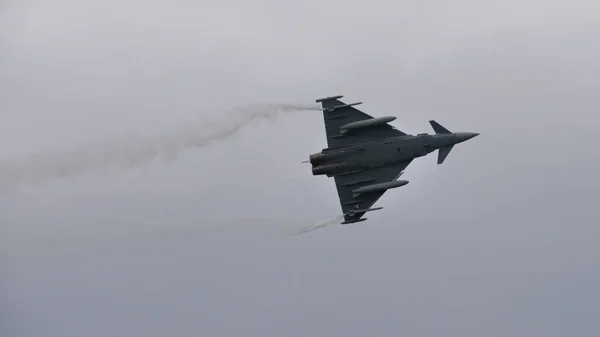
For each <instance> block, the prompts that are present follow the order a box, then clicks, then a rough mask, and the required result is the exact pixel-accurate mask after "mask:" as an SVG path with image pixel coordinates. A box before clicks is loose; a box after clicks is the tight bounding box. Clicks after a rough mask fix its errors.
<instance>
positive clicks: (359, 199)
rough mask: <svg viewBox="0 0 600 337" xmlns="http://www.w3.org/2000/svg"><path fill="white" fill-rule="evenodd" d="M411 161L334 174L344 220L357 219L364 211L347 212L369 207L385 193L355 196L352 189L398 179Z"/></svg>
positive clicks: (351, 220) (353, 220) (352, 220)
mask: <svg viewBox="0 0 600 337" xmlns="http://www.w3.org/2000/svg"><path fill="white" fill-rule="evenodd" d="M411 162H412V159H411V160H408V161H405V162H402V163H398V164H392V165H386V166H381V167H377V168H372V169H368V170H364V171H359V172H356V173H351V174H347V175H339V176H335V177H334V179H335V187H336V188H337V192H338V197H339V198H340V205H341V207H342V212H343V213H344V220H345V221H347V222H356V221H358V220H359V219H360V218H361V217H362V216H363V214H365V212H364V211H361V212H356V213H354V214H352V215H350V214H348V212H350V211H353V210H366V209H369V208H371V207H372V206H373V205H374V204H375V203H376V202H377V200H379V198H381V196H382V195H383V194H384V193H385V191H382V192H373V193H366V194H359V195H357V196H355V195H354V194H353V193H352V191H353V190H356V189H357V188H359V187H362V186H367V185H372V184H380V183H385V182H390V181H395V180H396V179H398V177H400V175H401V174H402V173H403V171H404V170H405V169H406V167H408V165H410V163H411Z"/></svg>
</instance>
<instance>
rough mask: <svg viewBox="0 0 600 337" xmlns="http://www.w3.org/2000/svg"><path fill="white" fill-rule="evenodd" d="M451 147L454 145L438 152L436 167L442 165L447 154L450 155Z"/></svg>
mask: <svg viewBox="0 0 600 337" xmlns="http://www.w3.org/2000/svg"><path fill="white" fill-rule="evenodd" d="M453 147H454V145H450V146H446V147H443V148H441V149H439V150H438V161H437V163H438V165H439V164H441V163H443V162H444V160H446V157H448V154H450V150H452V148H453Z"/></svg>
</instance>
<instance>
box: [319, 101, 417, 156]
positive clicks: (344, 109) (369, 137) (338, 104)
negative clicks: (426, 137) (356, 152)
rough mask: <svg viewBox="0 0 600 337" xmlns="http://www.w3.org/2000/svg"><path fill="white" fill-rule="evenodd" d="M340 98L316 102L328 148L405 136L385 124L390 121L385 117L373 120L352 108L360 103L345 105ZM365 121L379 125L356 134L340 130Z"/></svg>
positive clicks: (373, 118)
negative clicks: (319, 104) (320, 107)
mask: <svg viewBox="0 0 600 337" xmlns="http://www.w3.org/2000/svg"><path fill="white" fill-rule="evenodd" d="M340 98H342V96H332V97H327V98H321V99H317V100H316V102H317V103H321V105H322V107H323V121H324V123H325V134H326V136H327V145H328V147H329V148H334V147H343V146H347V145H350V144H356V143H360V142H368V141H373V140H380V139H384V138H390V137H400V136H404V135H406V133H404V132H402V131H400V130H397V129H396V128H394V127H393V126H391V125H389V124H387V122H389V121H390V120H389V119H387V117H380V118H375V117H373V116H371V115H369V114H366V113H364V112H362V111H360V110H358V109H356V108H354V106H356V105H359V104H361V103H362V102H357V103H351V104H347V103H344V102H342V101H340V100H339V99H340ZM394 119H395V117H394ZM366 120H372V121H373V122H380V123H377V125H376V126H370V127H367V128H361V129H360V130H357V131H356V132H345V130H343V128H342V127H343V126H344V125H348V124H350V123H354V122H360V121H366Z"/></svg>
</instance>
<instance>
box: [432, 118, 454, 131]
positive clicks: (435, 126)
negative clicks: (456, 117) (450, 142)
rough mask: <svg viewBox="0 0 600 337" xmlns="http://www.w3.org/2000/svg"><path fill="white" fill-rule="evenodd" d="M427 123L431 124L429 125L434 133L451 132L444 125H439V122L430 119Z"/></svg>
mask: <svg viewBox="0 0 600 337" xmlns="http://www.w3.org/2000/svg"><path fill="white" fill-rule="evenodd" d="M429 124H431V127H432V128H433V131H435V133H441V134H450V133H452V132H450V131H449V130H448V129H446V128H445V127H443V126H441V125H440V123H438V122H436V121H434V120H431V121H429Z"/></svg>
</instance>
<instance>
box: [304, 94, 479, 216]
mask: <svg viewBox="0 0 600 337" xmlns="http://www.w3.org/2000/svg"><path fill="white" fill-rule="evenodd" d="M342 97H343V96H341V95H340V96H331V97H326V98H320V99H317V100H316V102H317V103H321V104H322V110H323V119H324V123H325V134H326V136H327V148H325V149H323V150H322V151H321V152H319V153H314V154H311V155H310V156H309V160H308V161H305V163H308V162H310V164H311V165H312V174H313V175H326V176H327V177H333V178H334V180H335V186H336V189H337V193H338V197H339V200H340V205H341V207H342V212H343V215H344V221H343V222H342V224H350V223H355V222H360V221H365V220H367V219H366V218H362V216H363V215H364V214H365V213H366V212H370V211H376V210H380V209H383V207H373V205H374V204H375V203H376V202H377V200H379V198H381V196H382V195H383V194H384V193H385V192H386V191H387V190H388V189H391V188H396V187H400V186H404V185H406V184H408V181H406V180H397V179H398V178H399V177H400V176H401V175H402V174H403V173H404V170H405V169H406V168H407V167H408V165H410V163H411V162H412V161H413V160H414V159H415V158H418V157H423V156H425V155H427V154H429V153H431V152H433V151H435V150H439V151H438V160H437V163H438V165H439V164H442V163H443V162H444V160H445V159H446V157H448V154H449V153H450V150H452V147H453V146H454V145H456V144H458V143H462V142H464V141H466V140H469V139H471V138H473V137H475V136H477V135H479V134H478V133H472V132H455V133H453V132H450V131H448V129H446V128H444V127H443V126H441V125H440V124H439V123H437V122H436V121H434V120H430V121H429V123H430V124H431V126H432V127H433V130H434V131H435V134H432V135H430V134H427V133H419V134H417V135H410V134H407V133H404V132H402V131H400V130H398V129H396V128H395V127H393V126H391V125H389V124H388V123H389V122H391V121H393V120H395V119H396V117H393V116H386V117H377V118H375V117H373V116H370V115H368V114H366V113H364V112H362V111H360V110H358V109H356V108H354V106H356V105H359V104H362V102H357V103H350V104H346V103H344V102H342V101H340V98H342Z"/></svg>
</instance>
